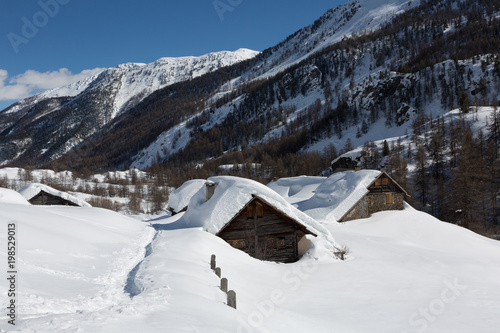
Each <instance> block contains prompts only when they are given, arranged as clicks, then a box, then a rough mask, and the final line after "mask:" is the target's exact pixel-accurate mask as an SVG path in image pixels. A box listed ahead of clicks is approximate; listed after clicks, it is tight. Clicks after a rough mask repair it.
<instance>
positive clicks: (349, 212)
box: [313, 170, 408, 222]
mask: <svg viewBox="0 0 500 333" xmlns="http://www.w3.org/2000/svg"><path fill="white" fill-rule="evenodd" d="M315 192H316V193H315V195H314V197H313V198H315V199H316V198H321V199H318V200H323V201H325V200H327V201H328V203H329V204H330V205H331V207H332V209H333V210H332V215H333V217H334V218H335V220H336V221H338V222H346V221H350V220H355V219H361V218H367V217H369V216H370V215H371V214H373V213H376V212H380V211H386V210H402V209H403V208H404V199H405V196H408V193H407V192H406V191H405V189H403V188H402V187H401V186H400V185H399V184H398V183H397V182H396V181H395V180H394V179H392V178H391V177H390V176H389V175H388V174H387V173H385V172H383V171H378V170H360V171H356V172H355V171H346V172H339V173H335V174H333V175H331V176H330V177H329V178H328V179H327V180H325V182H323V183H322V184H321V185H320V186H318V188H317V189H316V191H315Z"/></svg>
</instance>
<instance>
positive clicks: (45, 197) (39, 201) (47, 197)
mask: <svg viewBox="0 0 500 333" xmlns="http://www.w3.org/2000/svg"><path fill="white" fill-rule="evenodd" d="M28 202H29V203H30V204H32V205H39V206H75V207H79V205H77V204H76V203H74V202H72V201H69V200H66V199H63V198H62V197H60V196H57V195H53V194H50V193H47V192H45V191H43V190H42V191H40V192H38V194H37V195H35V196H34V197H33V198H31V199H29V200H28Z"/></svg>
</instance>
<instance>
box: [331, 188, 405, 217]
mask: <svg viewBox="0 0 500 333" xmlns="http://www.w3.org/2000/svg"><path fill="white" fill-rule="evenodd" d="M387 194H388V193H369V194H367V195H366V196H365V197H363V199H361V200H360V201H359V202H358V203H357V204H356V205H355V206H354V207H353V208H352V209H351V210H350V211H349V212H348V213H347V214H346V215H345V216H344V217H343V218H342V220H340V221H339V222H346V221H351V220H357V219H364V218H367V217H370V215H372V214H373V213H377V212H382V211H386V210H402V209H403V208H404V194H403V193H392V195H393V202H394V203H392V204H388V203H387Z"/></svg>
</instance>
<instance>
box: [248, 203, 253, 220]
mask: <svg viewBox="0 0 500 333" xmlns="http://www.w3.org/2000/svg"><path fill="white" fill-rule="evenodd" d="M247 217H248V218H249V219H253V205H249V206H248V207H247Z"/></svg>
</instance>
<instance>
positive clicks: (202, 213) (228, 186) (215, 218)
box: [183, 176, 335, 245]
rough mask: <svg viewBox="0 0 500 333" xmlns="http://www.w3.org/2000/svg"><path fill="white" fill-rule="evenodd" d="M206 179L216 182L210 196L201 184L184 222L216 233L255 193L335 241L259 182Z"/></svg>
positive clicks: (328, 233)
mask: <svg viewBox="0 0 500 333" xmlns="http://www.w3.org/2000/svg"><path fill="white" fill-rule="evenodd" d="M208 181H210V182H213V183H215V184H216V187H215V191H214V194H213V196H212V197H211V198H210V200H208V201H207V200H206V191H205V186H203V187H202V188H201V189H200V190H199V191H198V192H197V193H196V194H195V195H194V196H193V198H192V199H191V201H190V202H189V208H188V210H187V212H186V213H185V215H184V216H183V219H185V221H186V224H188V225H190V226H192V227H202V228H203V229H204V230H205V231H207V232H209V233H212V234H214V235H216V234H217V233H218V232H219V231H221V230H222V229H223V228H224V227H225V226H226V225H227V224H228V223H229V222H231V221H232V219H233V218H234V217H235V216H236V215H238V214H239V213H240V212H241V210H242V209H243V208H245V206H246V205H247V204H248V203H249V202H250V201H252V200H253V199H254V198H255V197H257V198H260V199H262V200H263V201H265V202H266V203H268V204H270V205H271V206H272V207H273V208H274V209H276V210H278V211H279V212H281V213H282V214H284V215H285V216H287V217H289V218H291V219H293V220H295V221H297V222H298V223H300V224H302V225H303V226H304V227H306V229H307V230H308V231H310V232H312V233H313V234H315V235H318V236H320V237H322V238H324V239H326V240H327V241H328V242H329V243H330V244H331V245H334V244H335V242H334V240H333V237H332V236H331V234H330V232H329V231H328V230H327V229H326V228H325V227H323V226H322V225H321V224H320V223H319V222H317V221H316V220H315V219H313V218H312V217H310V216H308V215H307V214H304V213H303V212H301V211H299V210H298V209H297V208H295V207H293V206H292V205H291V204H289V203H288V202H287V201H286V200H285V199H284V198H283V197H281V196H280V195H279V194H278V193H276V192H274V191H273V190H272V189H270V188H268V187H267V186H265V185H263V184H260V183H258V182H256V181H253V180H250V179H244V178H238V177H231V176H219V177H211V178H209V179H208Z"/></svg>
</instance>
